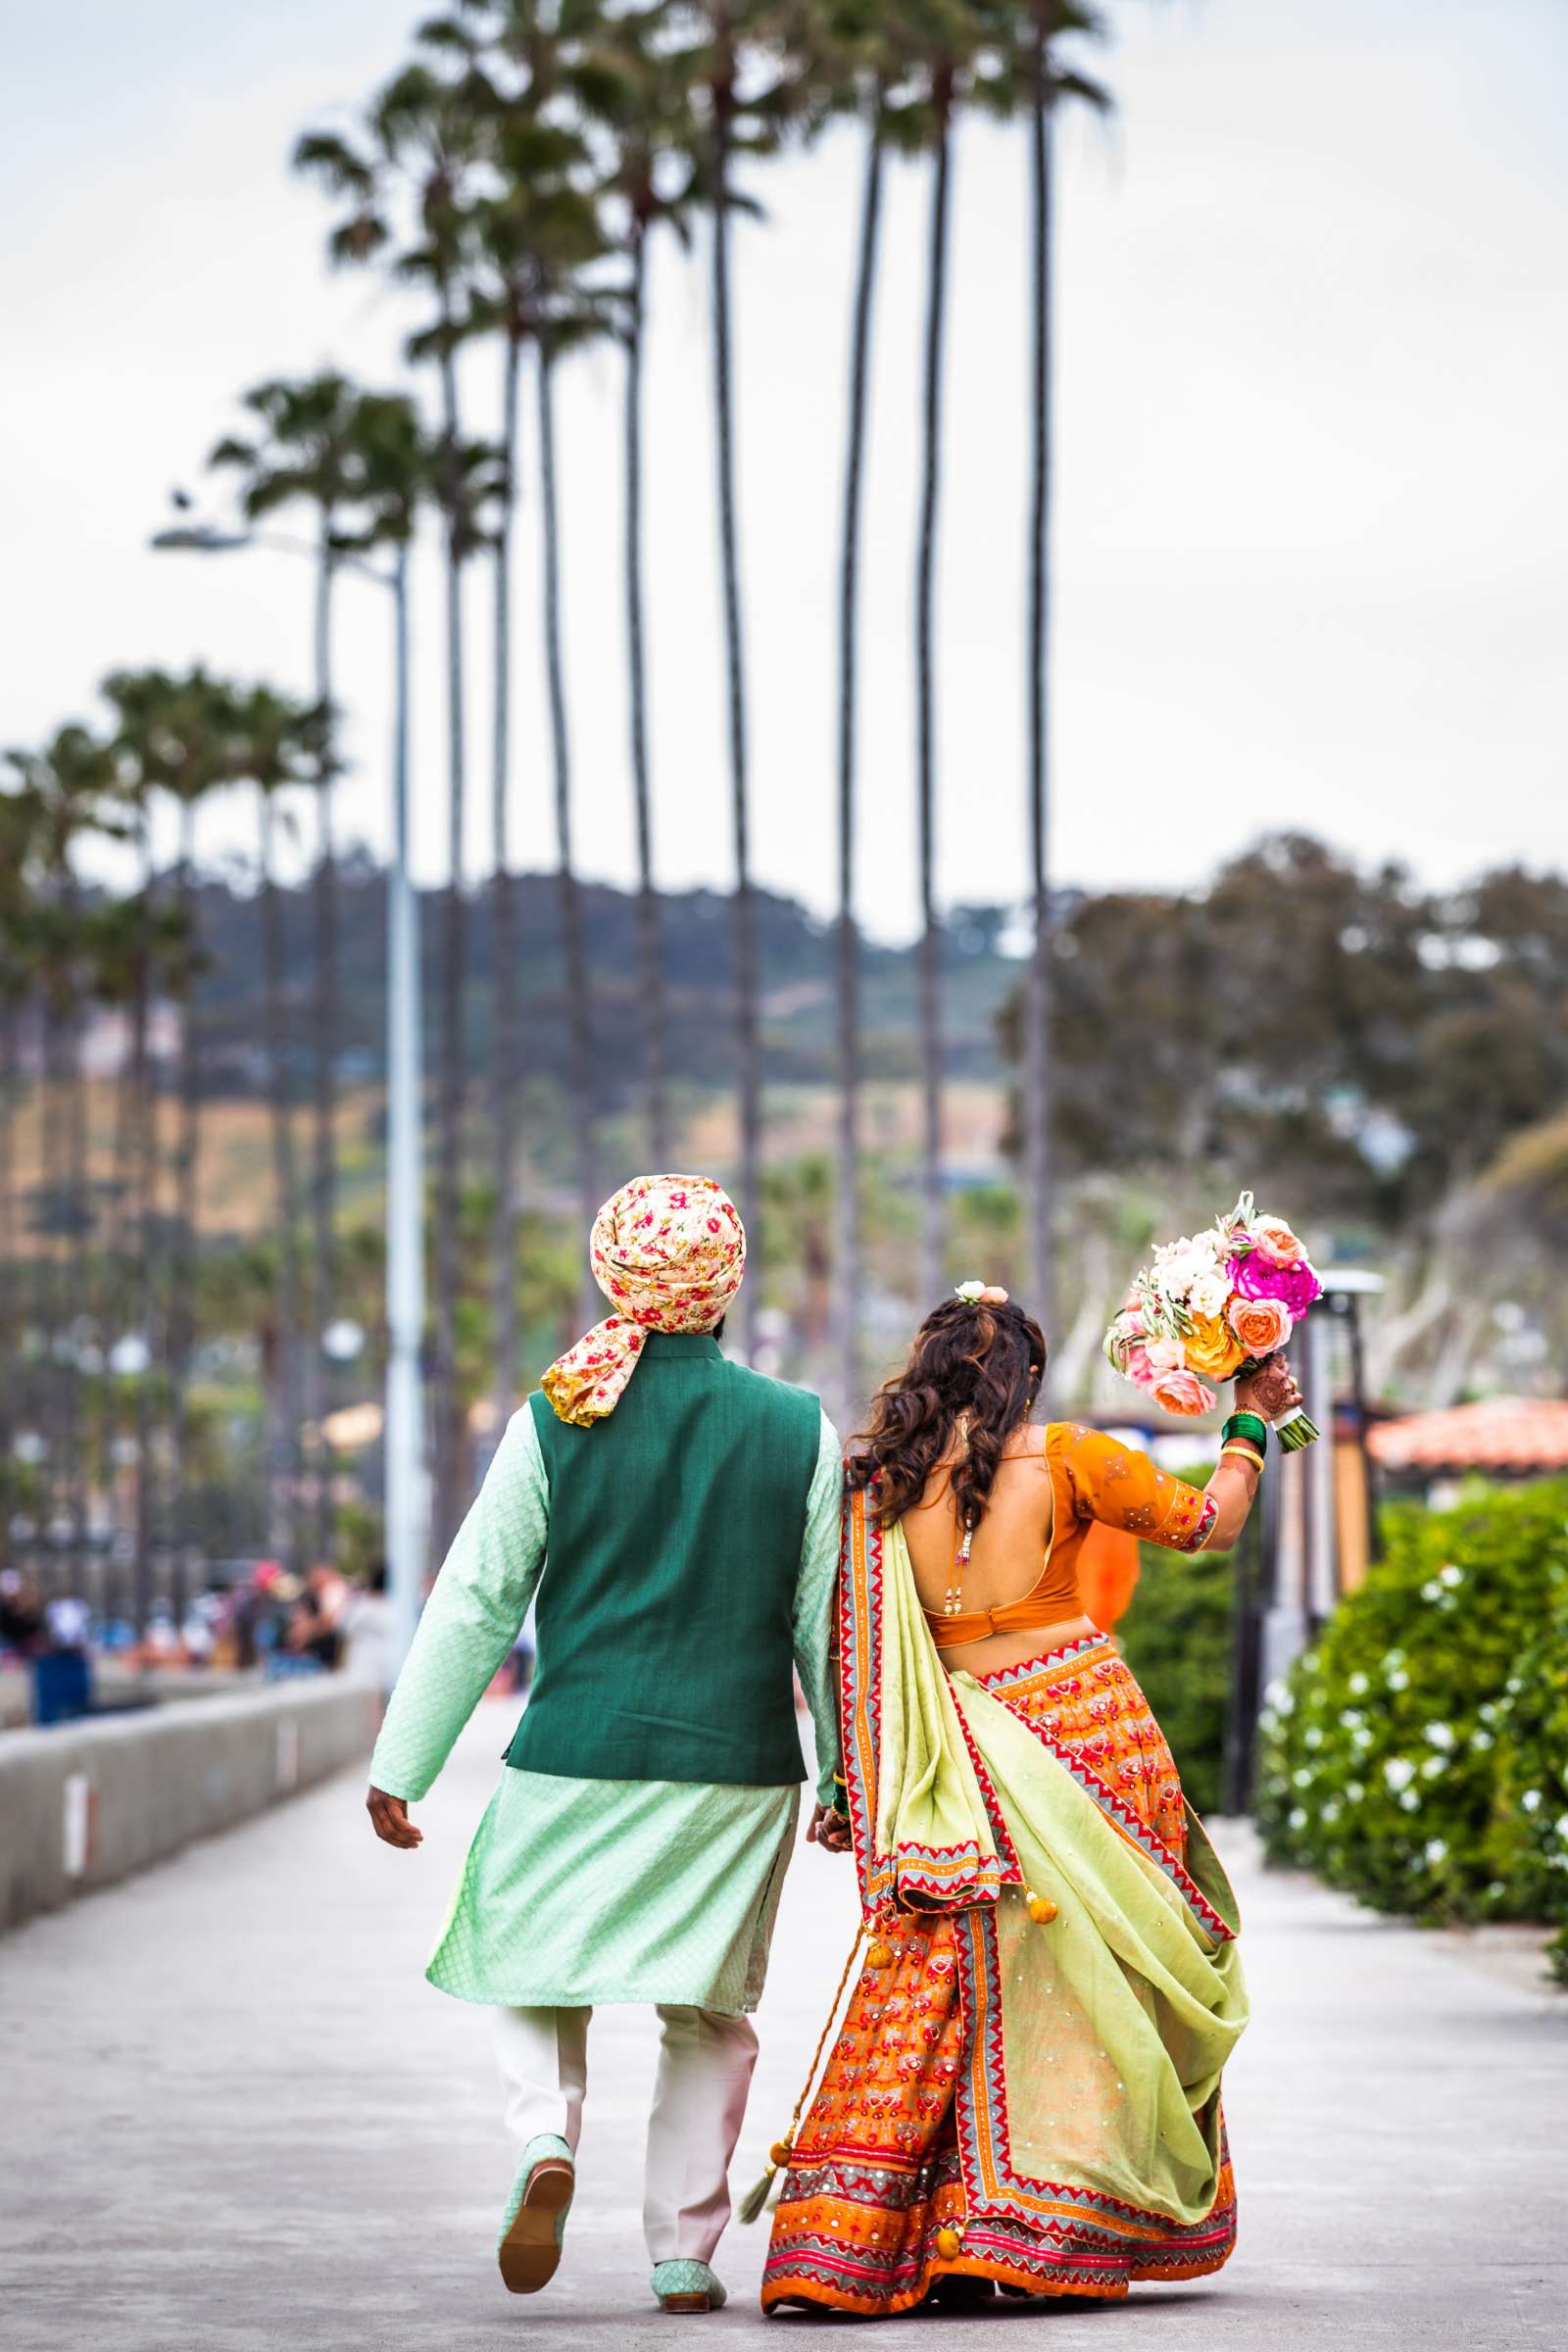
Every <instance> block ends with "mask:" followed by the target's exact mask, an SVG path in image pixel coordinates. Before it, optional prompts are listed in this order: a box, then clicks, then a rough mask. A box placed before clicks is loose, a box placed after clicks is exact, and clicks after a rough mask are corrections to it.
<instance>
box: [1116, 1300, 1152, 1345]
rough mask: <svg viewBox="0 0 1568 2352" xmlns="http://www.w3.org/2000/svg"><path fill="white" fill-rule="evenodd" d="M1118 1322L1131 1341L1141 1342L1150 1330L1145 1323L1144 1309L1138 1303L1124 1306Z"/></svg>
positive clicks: (1117, 1319) (1117, 1318)
mask: <svg viewBox="0 0 1568 2352" xmlns="http://www.w3.org/2000/svg"><path fill="white" fill-rule="evenodd" d="M1116 1321H1117V1322H1118V1323H1119V1324H1120V1326H1121V1328H1122V1330H1123V1331H1124V1332H1125V1333H1126V1334H1127V1337H1128V1338H1129V1339H1130V1340H1141V1339H1142V1338H1143V1337H1144V1335H1145V1333H1146V1332H1147V1331H1148V1329H1149V1325H1148V1324H1147V1323H1146V1322H1145V1321H1144V1316H1143V1309H1142V1307H1141V1306H1139V1305H1137V1304H1136V1303H1134V1304H1131V1305H1127V1306H1124V1307H1123V1308H1122V1310H1121V1313H1120V1314H1119V1315H1118V1316H1117V1317H1116Z"/></svg>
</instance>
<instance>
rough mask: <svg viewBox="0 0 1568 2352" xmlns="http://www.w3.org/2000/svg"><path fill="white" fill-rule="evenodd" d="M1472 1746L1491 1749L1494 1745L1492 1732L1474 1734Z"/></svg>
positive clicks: (1471, 1740)
mask: <svg viewBox="0 0 1568 2352" xmlns="http://www.w3.org/2000/svg"><path fill="white" fill-rule="evenodd" d="M1470 1744H1471V1746H1472V1747H1490V1746H1491V1745H1492V1734H1491V1733H1490V1732H1472V1733H1471V1735H1470Z"/></svg>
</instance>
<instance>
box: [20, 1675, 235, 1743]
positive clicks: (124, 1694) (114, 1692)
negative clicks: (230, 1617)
mask: <svg viewBox="0 0 1568 2352" xmlns="http://www.w3.org/2000/svg"><path fill="white" fill-rule="evenodd" d="M92 1683H93V1697H94V1699H95V1701H96V1703H97V1704H98V1705H100V1706H103V1707H108V1708H113V1707H119V1706H124V1705H126V1704H128V1703H129V1702H130V1701H131V1700H133V1699H139V1698H144V1697H147V1698H159V1699H163V1698H210V1697H220V1698H221V1697H223V1696H225V1695H229V1696H231V1695H232V1694H233V1693H234V1692H235V1691H259V1690H260V1689H261V1687H262V1676H261V1670H260V1668H253V1669H251V1670H250V1671H248V1672H247V1673H244V1674H234V1673H230V1672H229V1671H227V1670H226V1669H223V1668H219V1667H206V1666H149V1667H148V1668H147V1669H146V1671H145V1672H142V1671H139V1670H138V1669H136V1668H134V1667H130V1666H122V1665H121V1664H120V1663H119V1662H118V1660H116V1659H114V1658H97V1659H95V1660H94V1662H93V1670H92ZM31 1721H32V1677H31V1675H30V1674H29V1673H28V1672H27V1669H26V1668H25V1666H0V1732H22V1731H25V1730H26V1728H27V1726H28V1725H29V1724H30V1723H31Z"/></svg>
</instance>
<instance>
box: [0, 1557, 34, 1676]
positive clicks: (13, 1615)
mask: <svg viewBox="0 0 1568 2352" xmlns="http://www.w3.org/2000/svg"><path fill="white" fill-rule="evenodd" d="M43 1639H44V1623H43V1595H42V1593H40V1592H39V1591H38V1588H37V1586H36V1585H35V1584H34V1583H33V1581H32V1579H31V1577H30V1576H25V1575H24V1574H23V1571H22V1570H21V1569H20V1568H5V1569H0V1649H9V1650H10V1651H11V1652H12V1653H13V1655H14V1656H16V1657H19V1658H29V1657H31V1655H32V1653H33V1651H34V1650H35V1649H36V1648H37V1647H38V1646H39V1644H40V1643H41V1642H42V1641H43Z"/></svg>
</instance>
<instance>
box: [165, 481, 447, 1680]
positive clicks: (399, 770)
mask: <svg viewBox="0 0 1568 2352" xmlns="http://www.w3.org/2000/svg"><path fill="white" fill-rule="evenodd" d="M152 544H153V546H154V548H155V549H157V550H158V551H159V552H160V553H161V554H162V553H183V554H191V555H203V556H217V555H230V554H237V553H241V552H243V551H244V550H246V549H249V548H254V547H263V548H270V549H273V550H275V551H276V552H278V553H279V554H283V555H298V556H305V557H308V558H309V560H310V561H311V562H312V563H313V564H314V563H317V562H318V561H319V554H320V551H319V548H317V547H315V546H314V545H312V544H311V543H310V542H309V541H306V540H297V539H290V538H289V537H288V536H287V535H286V534H284V533H282V532H272V531H268V532H260V531H225V530H221V529H220V528H219V527H218V526H217V525H216V524H212V523H177V524H174V525H173V526H172V527H171V528H170V529H168V530H163V531H159V532H157V533H156V534H155V535H154V538H153V541H152ZM337 561H338V562H339V563H340V564H342V565H343V567H344V568H345V569H346V570H347V571H350V572H352V573H354V574H355V575H356V576H357V577H359V578H361V579H366V580H372V581H374V583H375V584H376V586H377V587H379V588H384V589H386V590H387V591H388V592H389V594H390V595H391V598H392V609H393V675H394V679H395V691H394V701H393V717H392V860H391V864H390V867H389V868H388V872H387V1004H386V1087H387V1174H386V1320H387V1361H386V1393H385V1407H384V1410H385V1418H384V1420H383V1422H382V1430H381V1452H382V1476H383V1480H384V1485H385V1517H386V1566H387V1596H388V1599H389V1601H390V1603H391V1617H392V1629H391V1638H392V1664H393V1666H394V1668H396V1667H398V1666H401V1664H402V1663H403V1659H404V1657H405V1656H406V1654H407V1652H408V1647H409V1643H410V1642H412V1641H413V1639H414V1630H415V1627H416V1626H417V1623H418V1620H419V1605H420V1600H421V1597H422V1594H423V1588H424V1568H425V1530H426V1522H427V1511H426V1479H425V1471H424V1405H423V1397H422V1393H421V1388H422V1384H421V1369H420V1353H421V1348H422V1345H423V1336H424V1168H423V1149H424V1139H423V1121H422V1119H421V1116H420V1104H421V1102H422V1098H423V1072H422V1062H423V1054H422V1052H421V1041H420V1034H419V902H418V898H417V894H416V892H415V888H414V881H413V877H412V875H411V873H410V870H409V798H410V795H409V551H408V548H407V546H406V545H403V544H400V545H399V546H398V547H397V548H396V549H395V550H394V553H393V559H392V564H391V567H390V569H388V570H382V569H381V568H380V566H379V565H377V564H368V563H367V562H365V560H364V559H363V558H361V557H359V556H354V555H346V554H345V555H340V556H339V557H338V558H337Z"/></svg>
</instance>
